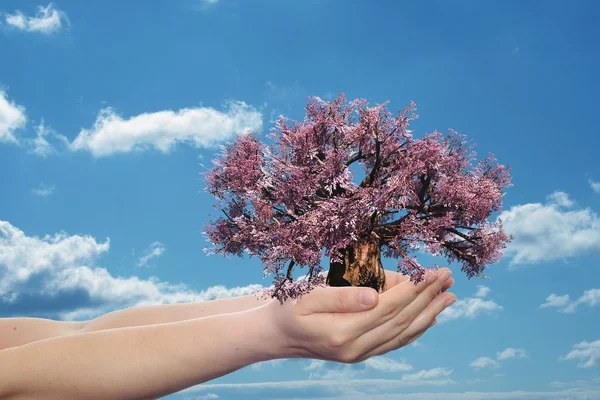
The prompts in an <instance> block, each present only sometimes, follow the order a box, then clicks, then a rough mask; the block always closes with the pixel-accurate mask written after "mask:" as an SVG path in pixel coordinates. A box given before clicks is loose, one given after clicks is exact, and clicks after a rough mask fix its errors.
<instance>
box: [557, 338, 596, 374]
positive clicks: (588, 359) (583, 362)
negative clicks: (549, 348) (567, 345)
mask: <svg viewBox="0 0 600 400" xmlns="http://www.w3.org/2000/svg"><path fill="white" fill-rule="evenodd" d="M573 348H574V350H571V352H569V354H567V355H566V356H560V360H580V362H579V363H578V364H577V367H579V368H591V367H594V366H596V365H598V361H600V340H596V341H595V342H586V341H583V342H581V343H577V344H575V345H574V346H573Z"/></svg>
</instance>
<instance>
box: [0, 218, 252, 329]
mask: <svg viewBox="0 0 600 400" xmlns="http://www.w3.org/2000/svg"><path fill="white" fill-rule="evenodd" d="M109 246H110V241H109V239H108V238H107V239H106V240H105V241H104V242H98V241H96V239H94V238H93V237H91V236H88V235H86V236H81V235H72V236H69V235H68V234H66V233H65V232H61V233H58V234H55V235H53V236H51V235H45V236H43V237H31V236H27V235H26V234H25V233H24V232H23V231H21V230H20V229H18V228H16V227H15V226H13V225H11V224H10V223H9V222H7V221H0V303H2V306H1V307H0V314H2V315H1V316H9V314H10V313H11V312H14V313H19V314H21V315H22V312H23V307H30V308H31V310H30V312H31V313H35V314H38V315H44V316H46V317H47V318H56V319H60V320H82V319H90V318H94V317H96V316H99V315H102V314H105V313H106V312H110V311H112V310H115V309H121V308H125V307H133V306H137V305H154V304H173V303H181V302H195V301H205V300H214V299H218V298H226V297H236V296H243V295H249V294H254V293H256V291H257V290H258V289H261V288H262V286H261V285H258V284H254V285H248V286H243V287H234V288H226V287H224V286H212V287H210V288H208V289H206V290H203V291H200V292H197V291H194V290H191V289H189V288H188V287H187V285H185V284H172V283H169V282H161V281H160V280H159V279H158V278H156V277H154V276H152V277H150V278H149V279H147V280H145V279H140V278H139V277H130V278H121V277H114V276H112V275H111V274H110V273H109V272H108V271H107V270H106V269H105V268H100V267H95V266H94V264H95V263H96V261H97V259H98V258H99V257H100V256H101V255H102V254H103V253H106V252H107V251H108V250H109ZM32 304H33V306H32ZM28 312H29V311H28Z"/></svg>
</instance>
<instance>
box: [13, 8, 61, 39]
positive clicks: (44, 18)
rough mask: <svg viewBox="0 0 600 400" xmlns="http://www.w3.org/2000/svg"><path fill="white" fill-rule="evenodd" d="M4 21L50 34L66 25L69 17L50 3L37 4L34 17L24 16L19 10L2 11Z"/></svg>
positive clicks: (25, 28) (18, 27) (16, 26)
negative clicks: (13, 11) (12, 11)
mask: <svg viewBox="0 0 600 400" xmlns="http://www.w3.org/2000/svg"><path fill="white" fill-rule="evenodd" d="M4 22H5V23H6V24H7V25H9V26H11V27H13V28H17V29H20V30H22V31H26V32H39V33H44V34H50V33H54V32H57V31H59V30H60V29H61V28H62V27H63V26H64V25H68V24H69V19H68V18H67V14H66V13H65V12H64V11H61V10H58V9H56V8H55V7H54V6H53V4H52V3H50V4H48V5H47V6H46V7H44V6H38V8H37V13H36V14H35V16H34V17H28V16H25V15H24V14H23V13H22V12H21V11H19V10H17V11H15V13H14V14H9V13H4Z"/></svg>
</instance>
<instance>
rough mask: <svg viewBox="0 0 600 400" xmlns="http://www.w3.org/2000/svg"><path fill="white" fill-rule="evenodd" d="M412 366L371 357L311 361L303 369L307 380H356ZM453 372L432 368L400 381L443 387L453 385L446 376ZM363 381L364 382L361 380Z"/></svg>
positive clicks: (401, 378)
mask: <svg viewBox="0 0 600 400" xmlns="http://www.w3.org/2000/svg"><path fill="white" fill-rule="evenodd" d="M412 369H413V367H412V365H410V364H408V363H406V361H405V360H400V361H397V360H393V359H391V358H388V357H383V356H377V357H371V358H369V359H367V360H365V361H363V362H360V363H356V364H340V363H333V362H330V361H323V360H311V361H310V363H309V364H308V365H307V366H306V367H305V368H304V370H305V371H310V374H309V377H308V379H309V380H314V379H318V380H343V381H347V380H356V379H357V378H358V377H360V376H362V375H364V374H366V373H368V372H369V371H376V372H377V373H381V372H386V373H394V374H396V373H399V372H400V373H401V372H407V371H410V370H412ZM452 371H453V370H451V369H448V368H433V369H430V370H421V371H419V372H416V373H412V374H403V375H401V377H400V379H399V380H400V381H402V382H405V383H406V384H410V385H427V384H432V385H445V384H449V383H454V382H453V381H452V380H451V379H449V378H448V376H449V375H450V374H451V373H452ZM363 381H364V380H363Z"/></svg>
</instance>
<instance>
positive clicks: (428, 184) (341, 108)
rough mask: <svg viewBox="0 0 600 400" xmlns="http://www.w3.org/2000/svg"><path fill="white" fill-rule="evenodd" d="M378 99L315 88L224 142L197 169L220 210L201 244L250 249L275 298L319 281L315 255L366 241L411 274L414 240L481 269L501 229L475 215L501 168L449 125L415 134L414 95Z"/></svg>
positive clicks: (500, 244) (492, 199) (494, 189)
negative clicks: (291, 115) (406, 101)
mask: <svg viewBox="0 0 600 400" xmlns="http://www.w3.org/2000/svg"><path fill="white" fill-rule="evenodd" d="M386 107H387V103H386V104H380V105H376V106H375V107H369V105H368V103H367V102H366V101H365V100H355V101H351V102H347V101H346V98H345V97H344V95H343V94H340V95H339V97H338V98H337V99H335V100H333V101H331V102H325V101H323V100H321V99H319V98H316V97H315V98H312V99H310V101H309V103H308V105H307V107H306V117H305V119H304V121H302V122H297V121H289V120H287V119H286V118H284V117H282V118H280V119H279V120H278V121H277V123H276V125H275V127H274V128H273V129H272V130H271V132H270V134H269V135H268V139H269V141H268V142H266V143H268V144H265V143H262V142H261V141H260V140H259V139H258V135H257V134H250V135H244V136H239V137H238V138H237V139H236V140H235V142H234V143H231V144H228V145H226V146H223V148H222V153H221V155H220V157H219V158H218V159H217V160H216V161H215V166H214V168H213V169H212V170H210V171H209V172H208V173H207V174H206V183H207V188H208V191H209V193H211V194H212V195H213V196H214V197H215V198H216V199H217V201H218V208H220V209H221V210H222V214H223V215H222V216H221V217H219V218H218V219H216V220H215V221H211V222H210V223H209V224H208V226H207V227H206V230H205V234H206V236H207V237H208V240H209V241H210V242H211V243H212V244H213V245H214V247H213V249H212V252H215V253H221V254H224V255H227V254H230V255H236V256H242V255H243V253H244V252H247V253H248V254H250V256H256V257H259V258H260V260H261V261H262V263H263V264H264V266H265V269H264V273H265V275H268V274H271V273H273V274H275V279H274V284H275V289H273V290H271V291H265V294H268V295H270V296H272V297H275V298H278V299H279V300H280V301H284V300H285V299H288V298H290V299H297V298H299V297H301V296H302V295H303V294H305V293H307V292H309V291H310V290H311V289H312V288H313V287H315V286H319V285H322V284H323V280H322V279H321V278H322V277H321V276H320V275H318V271H321V270H322V267H321V266H320V263H321V260H322V258H323V257H329V258H330V261H331V262H336V261H339V260H340V257H342V256H343V254H344V251H343V250H344V249H347V248H348V247H349V246H351V247H352V246H358V245H359V244H360V243H362V242H365V241H370V242H376V243H377V244H378V245H379V246H380V248H381V254H382V255H383V256H385V257H392V258H398V259H399V264H398V269H399V271H401V272H402V273H406V274H409V275H411V279H412V280H413V282H415V283H417V282H419V281H420V280H421V279H422V278H423V276H424V272H425V269H424V268H423V267H421V266H420V265H419V264H418V263H417V261H416V259H414V258H411V256H410V254H411V253H413V252H414V251H416V250H417V249H419V248H420V245H421V244H422V245H423V246H424V249H425V251H426V252H429V253H432V254H434V255H439V256H441V255H445V256H446V257H447V260H448V261H449V262H453V261H458V262H460V263H462V270H463V271H464V272H465V273H466V274H467V276H468V277H469V278H471V277H473V276H477V277H483V274H482V273H483V270H484V269H485V267H486V266H487V265H488V264H493V263H496V262H498V261H499V260H500V258H501V257H502V253H501V251H500V250H501V249H502V248H504V247H505V245H506V243H508V242H509V241H510V240H511V239H512V238H511V237H508V236H507V235H506V234H505V233H504V231H503V230H502V225H501V222H499V223H496V224H492V223H488V222H486V219H487V218H488V217H489V216H490V214H491V213H492V212H493V211H499V210H500V209H501V205H502V196H503V195H504V191H505V190H506V188H508V187H510V186H511V184H510V176H509V168H508V167H505V166H503V165H498V164H496V160H495V158H494V156H493V155H491V154H490V155H489V156H488V157H487V158H486V159H484V160H480V161H478V162H477V164H476V165H475V166H474V167H473V166H472V161H473V160H474V158H475V152H474V151H472V148H473V147H474V146H469V145H468V143H467V141H466V138H465V136H464V135H459V134H458V133H456V132H454V131H450V133H449V135H447V136H443V135H442V134H441V133H439V132H437V131H435V132H433V133H431V134H428V135H425V137H423V138H422V139H414V138H413V136H412V134H411V132H410V131H409V130H408V123H409V122H410V121H411V120H413V119H414V118H417V115H416V114H415V113H414V112H415V110H416V107H415V105H414V103H411V104H410V105H409V107H407V108H405V109H404V110H402V111H401V112H399V113H398V114H397V115H395V116H394V115H392V114H391V113H390V112H389V111H388V110H387V108H386ZM355 163H358V165H360V166H361V167H362V171H364V172H363V175H364V177H361V179H356V177H355V176H354V173H353V170H352V169H351V168H350V167H351V166H352V165H353V164H355ZM295 267H300V268H305V267H306V268H308V269H309V273H308V275H307V278H306V279H304V280H300V281H297V282H294V281H293V279H292V276H291V273H292V270H293V268H295ZM436 267H437V265H436Z"/></svg>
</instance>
